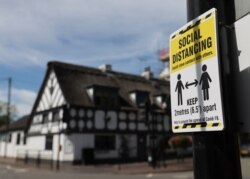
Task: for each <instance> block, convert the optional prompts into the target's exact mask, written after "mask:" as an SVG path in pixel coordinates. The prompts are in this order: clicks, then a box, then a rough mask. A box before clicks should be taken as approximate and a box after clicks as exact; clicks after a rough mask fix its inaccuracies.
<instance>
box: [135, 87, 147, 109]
mask: <svg viewBox="0 0 250 179" xmlns="http://www.w3.org/2000/svg"><path fill="white" fill-rule="evenodd" d="M148 99H149V93H148V92H141V91H138V92H137V95H136V102H137V105H138V106H142V107H144V106H145V105H146V102H147V101H148Z"/></svg>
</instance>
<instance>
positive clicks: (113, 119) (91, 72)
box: [16, 62, 171, 163]
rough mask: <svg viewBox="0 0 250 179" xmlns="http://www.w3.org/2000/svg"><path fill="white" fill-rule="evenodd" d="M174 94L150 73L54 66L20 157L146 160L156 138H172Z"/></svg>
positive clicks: (33, 115) (26, 131)
mask: <svg viewBox="0 0 250 179" xmlns="http://www.w3.org/2000/svg"><path fill="white" fill-rule="evenodd" d="M169 90H170V88H169V82H168V81H164V80H159V79H155V78H153V77H152V73H151V72H150V70H149V69H147V70H146V71H145V72H144V74H143V76H137V75H131V74H126V73H120V72H116V71H113V70H112V67H111V66H110V65H104V66H102V67H100V69H95V68H89V67H84V66H79V65H73V64H67V63H62V62H49V63H48V68H47V72H46V75H45V78H44V80H43V83H42V85H41V88H40V90H39V93H38V96H37V99H36V101H35V103H34V106H33V109H32V112H31V115H30V120H29V121H28V124H27V127H26V129H25V134H26V145H25V148H24V149H23V150H20V151H17V152H16V153H17V155H16V157H18V158H25V157H27V155H28V156H29V157H30V158H32V157H33V158H36V157H37V156H38V155H39V158H40V159H41V160H53V161H60V162H74V163H76V162H82V161H84V162H86V163H87V162H101V161H105V162H107V161H117V160H120V159H121V155H126V157H127V159H128V160H146V159H147V153H148V149H149V146H150V140H151V137H152V134H153V135H155V134H157V135H156V136H161V135H171V134H170V133H171V132H170V129H171V126H170V116H169V114H168V111H169V109H168V102H169V94H170V92H169ZM146 111H147V112H146ZM150 136H151V137H150ZM156 138H157V137H156Z"/></svg>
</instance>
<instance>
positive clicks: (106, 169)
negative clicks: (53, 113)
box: [0, 157, 193, 174]
mask: <svg viewBox="0 0 250 179" xmlns="http://www.w3.org/2000/svg"><path fill="white" fill-rule="evenodd" d="M165 163H166V165H165V166H163V165H161V166H160V167H156V168H155V169H153V168H152V167H151V166H149V165H148V163H147V162H140V163H130V164H120V165H118V164H115V165H114V164H111V165H108V164H106V165H90V166H84V165H61V166H60V172H74V173H88V174H91V173H94V174H103V173H110V174H145V173H168V172H184V171H192V170H193V159H192V158H187V159H185V160H184V161H177V160H168V161H166V162H165ZM0 164H2V165H10V166H15V167H20V168H29V169H34V170H36V169H39V170H50V171H52V170H51V169H50V167H48V166H45V167H44V166H42V165H41V166H40V167H36V165H35V164H32V165H31V164H29V165H26V164H24V163H22V162H16V160H15V159H10V158H1V157H0ZM53 171H56V168H55V166H54V169H53Z"/></svg>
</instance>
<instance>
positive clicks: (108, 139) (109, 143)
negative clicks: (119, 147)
mask: <svg viewBox="0 0 250 179" xmlns="http://www.w3.org/2000/svg"><path fill="white" fill-rule="evenodd" d="M115 144H116V140H115V136H111V135H110V136H95V149H96V150H115Z"/></svg>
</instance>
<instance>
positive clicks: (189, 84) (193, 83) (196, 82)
mask: <svg viewBox="0 0 250 179" xmlns="http://www.w3.org/2000/svg"><path fill="white" fill-rule="evenodd" d="M191 85H195V87H196V86H197V85H198V81H197V80H196V79H195V80H194V82H192V83H188V82H187V83H186V85H185V86H186V88H187V89H188V86H191Z"/></svg>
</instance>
